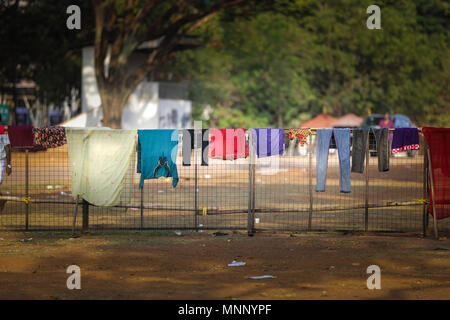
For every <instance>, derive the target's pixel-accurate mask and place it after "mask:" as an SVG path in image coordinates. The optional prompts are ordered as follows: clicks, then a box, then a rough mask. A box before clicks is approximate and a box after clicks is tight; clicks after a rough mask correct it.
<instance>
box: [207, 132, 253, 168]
mask: <svg viewBox="0 0 450 320" xmlns="http://www.w3.org/2000/svg"><path fill="white" fill-rule="evenodd" d="M209 134H210V142H209V156H210V157H211V158H219V159H224V160H231V159H238V158H245V157H248V144H247V140H246V139H245V129H242V128H241V129H210V130H209Z"/></svg>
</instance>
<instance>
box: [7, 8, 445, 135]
mask: <svg viewBox="0 0 450 320" xmlns="http://www.w3.org/2000/svg"><path fill="white" fill-rule="evenodd" d="M75 3H76V4H78V5H80V6H81V9H82V29H81V30H80V31H73V30H72V31H70V30H67V28H65V20H66V18H67V14H66V11H65V10H66V7H67V6H69V5H70V4H73V1H70V0H46V1H43V0H34V1H31V0H30V1H27V5H26V6H19V5H18V4H19V1H13V0H11V1H6V0H3V1H1V4H2V6H1V8H0V19H1V21H2V28H0V39H1V40H0V49H1V50H0V83H2V84H4V83H11V82H14V81H18V80H20V79H30V80H33V81H35V82H36V89H37V92H36V94H37V97H38V99H39V100H40V101H41V102H42V103H43V104H48V103H56V104H60V103H61V101H63V100H64V99H65V98H66V97H67V95H68V94H69V92H71V91H72V90H74V89H75V90H79V88H80V77H81V70H80V68H81V66H80V61H81V55H80V48H81V47H82V46H83V45H85V44H94V46H95V50H96V76H97V82H98V85H99V90H100V95H101V98H102V105H103V107H104V117H105V124H106V125H110V126H112V127H118V126H120V118H121V114H122V110H123V107H124V105H125V103H126V101H127V99H128V97H129V95H130V94H131V92H132V91H133V90H134V88H135V87H136V85H137V84H138V83H139V82H140V81H142V80H143V79H145V78H146V77H147V76H148V75H149V74H152V75H153V76H154V78H155V79H156V80H163V81H167V80H176V81H179V82H184V83H187V85H188V87H189V93H190V98H191V99H192V101H193V102H194V117H195V118H198V117H202V116H206V114H205V110H206V111H208V110H209V112H206V113H209V116H208V117H206V118H207V119H208V121H209V125H211V126H213V125H214V126H220V127H225V126H234V127H237V126H245V127H250V126H273V127H277V126H280V127H281V126H283V127H290V126H297V125H299V124H300V123H301V122H303V121H304V120H307V119H309V118H311V117H312V116H313V115H314V114H316V113H319V112H327V113H329V114H332V115H335V116H340V115H343V114H345V113H348V112H353V113H355V114H357V115H361V116H364V115H366V114H368V113H370V112H372V113H384V112H386V111H389V112H391V113H403V114H406V115H408V116H410V117H411V119H412V120H413V121H414V122H415V123H416V124H417V125H434V126H450V112H448V111H449V108H450V106H449V103H450V99H449V77H450V64H449V59H450V54H449V53H450V52H449V49H448V40H449V32H450V31H449V30H450V28H449V21H450V19H449V10H450V5H449V3H448V1H445V0H397V1H394V0H385V1H380V2H379V3H378V5H379V6H380V8H381V30H369V29H368V28H367V27H366V20H367V18H368V14H367V13H366V8H367V7H368V6H369V5H371V4H372V1H369V0H363V1H360V0H333V1H325V0H314V1H313V0H296V1H288V0H197V1H180V0H165V1H159V0H154V1H144V0H127V1H125V0H80V1H76V2H75ZM186 37H189V39H191V40H192V39H194V40H195V43H196V44H195V45H190V46H189V45H187V46H186V45H183V42H182V40H183V39H184V38H186ZM148 41H152V42H151V43H153V44H156V45H153V46H147V49H146V50H141V51H139V50H138V49H139V48H140V47H141V46H142V44H143V43H149V42H148ZM138 51H139V52H140V54H143V55H144V56H145V59H143V61H142V63H141V64H140V65H138V66H137V67H133V68H130V66H131V65H133V63H132V62H131V57H132V55H133V54H135V53H136V52H138ZM108 52H109V53H110V60H109V61H110V62H109V68H108V71H107V70H105V68H104V65H103V61H104V59H105V58H106V56H107V54H108ZM206 118H205V119H206Z"/></svg>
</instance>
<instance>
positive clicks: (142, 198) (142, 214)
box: [141, 162, 144, 229]
mask: <svg viewBox="0 0 450 320" xmlns="http://www.w3.org/2000/svg"><path fill="white" fill-rule="evenodd" d="M141 163H142V162H141ZM143 228H144V187H142V189H141V229H143Z"/></svg>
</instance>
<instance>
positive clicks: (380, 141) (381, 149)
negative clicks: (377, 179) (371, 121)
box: [371, 128, 391, 172]
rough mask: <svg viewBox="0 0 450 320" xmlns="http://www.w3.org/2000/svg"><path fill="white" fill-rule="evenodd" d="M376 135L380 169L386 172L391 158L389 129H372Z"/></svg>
mask: <svg viewBox="0 0 450 320" xmlns="http://www.w3.org/2000/svg"><path fill="white" fill-rule="evenodd" d="M371 130H372V131H373V133H374V135H375V141H376V144H377V156H378V171H379V172H386V171H389V160H390V154H391V152H390V150H389V129H387V128H382V129H373V128H372V129H371Z"/></svg>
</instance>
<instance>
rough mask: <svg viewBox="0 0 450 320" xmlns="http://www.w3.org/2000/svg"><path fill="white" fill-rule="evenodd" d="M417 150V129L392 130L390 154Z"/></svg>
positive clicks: (418, 145)
mask: <svg viewBox="0 0 450 320" xmlns="http://www.w3.org/2000/svg"><path fill="white" fill-rule="evenodd" d="M419 149H420V144H419V130H417V128H397V129H395V130H394V136H393V138H392V148H391V153H399V152H403V151H408V150H419Z"/></svg>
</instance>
